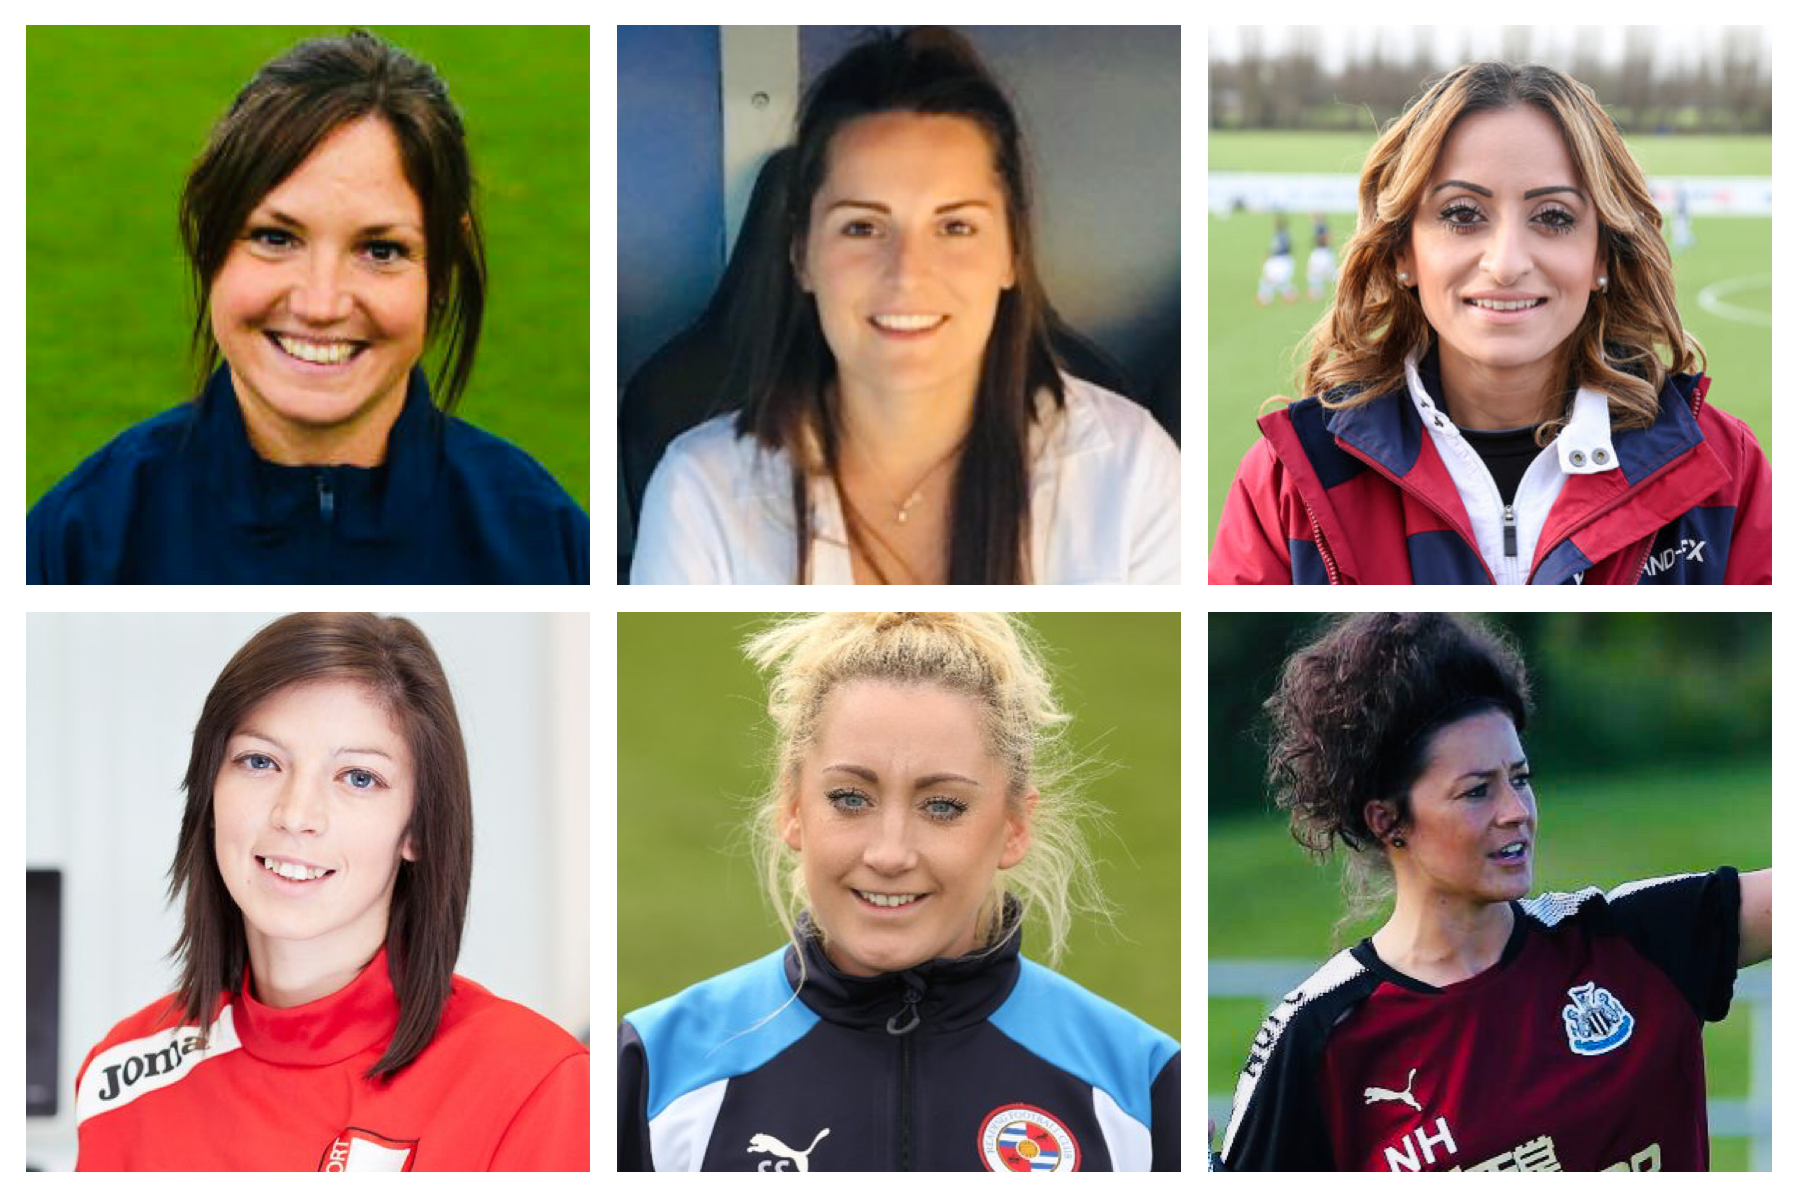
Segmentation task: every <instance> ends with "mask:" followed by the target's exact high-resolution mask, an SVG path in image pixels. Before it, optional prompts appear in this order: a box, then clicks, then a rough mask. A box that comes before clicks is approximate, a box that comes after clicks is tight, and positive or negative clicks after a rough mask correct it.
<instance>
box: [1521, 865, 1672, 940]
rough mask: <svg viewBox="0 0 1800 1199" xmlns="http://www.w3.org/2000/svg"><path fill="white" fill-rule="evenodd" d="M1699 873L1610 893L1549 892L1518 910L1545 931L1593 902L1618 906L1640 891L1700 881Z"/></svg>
mask: <svg viewBox="0 0 1800 1199" xmlns="http://www.w3.org/2000/svg"><path fill="white" fill-rule="evenodd" d="M1702 873H1704V872H1700V873H1691V874H1668V875H1664V876H1663V877H1661V878H1645V879H1639V880H1637V881H1636V882H1631V883H1620V884H1619V885H1618V886H1616V887H1614V888H1613V889H1612V890H1610V891H1606V892H1602V891H1601V890H1600V888H1598V887H1583V888H1582V889H1581V890H1579V891H1566V892H1565V891H1546V892H1544V893H1543V894H1542V895H1538V896H1535V897H1533V898H1531V899H1528V900H1525V901H1524V902H1522V903H1520V904H1519V906H1520V907H1521V908H1523V909H1525V914H1526V915H1528V916H1530V917H1531V918H1532V919H1534V920H1536V921H1537V922H1538V923H1539V924H1542V925H1543V926H1544V927H1545V928H1555V927H1556V926H1557V925H1558V924H1561V923H1562V922H1563V921H1564V920H1567V919H1568V918H1569V917H1570V916H1573V915H1574V914H1575V913H1576V912H1578V911H1580V910H1581V905H1582V904H1584V903H1586V902H1587V901H1588V900H1590V899H1595V898H1599V897H1601V896H1602V895H1604V897H1605V899H1606V902H1607V903H1617V902H1619V900H1621V899H1624V898H1625V897H1626V896H1628V895H1635V894H1637V893H1638V892H1639V891H1647V890H1649V889H1650V888H1651V887H1660V886H1663V885H1664V884H1666V883H1679V882H1684V881H1686V880H1687V879H1690V878H1699V877H1701V874H1702Z"/></svg>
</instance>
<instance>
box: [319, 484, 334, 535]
mask: <svg viewBox="0 0 1800 1199" xmlns="http://www.w3.org/2000/svg"><path fill="white" fill-rule="evenodd" d="M336 506H337V497H336V496H335V495H333V494H332V491H331V480H330V479H328V478H326V477H325V476H324V475H323V474H321V475H320V476H319V519H320V520H322V521H324V522H325V523H326V524H330V523H331V511H332V509H333V508H335V507H336Z"/></svg>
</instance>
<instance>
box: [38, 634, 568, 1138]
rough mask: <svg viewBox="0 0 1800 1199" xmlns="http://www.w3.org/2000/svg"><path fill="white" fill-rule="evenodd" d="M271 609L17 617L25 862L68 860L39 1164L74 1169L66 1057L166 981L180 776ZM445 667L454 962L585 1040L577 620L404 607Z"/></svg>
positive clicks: (176, 924) (72, 1063)
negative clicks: (459, 927)
mask: <svg viewBox="0 0 1800 1199" xmlns="http://www.w3.org/2000/svg"><path fill="white" fill-rule="evenodd" d="M275 615H276V614H260V615H259V614H254V613H237V612H230V613H207V614H194V615H190V614H180V613H143V614H102V613H33V614H30V615H29V616H28V617H27V621H26V660H27V661H26V676H27V678H26V708H25V711H26V714H27V715H26V814H27V815H26V834H25V856H26V865H27V866H28V867H29V868H34V869H35V868H54V869H58V870H61V871H62V872H63V893H62V905H63V933H62V998H61V1013H60V1022H59V1023H60V1029H59V1031H60V1037H61V1039H60V1044H59V1046H58V1080H57V1081H58V1088H59V1093H60V1099H59V1103H58V1112H59V1114H58V1116H56V1117H55V1118H41V1119H32V1120H29V1121H28V1130H27V1148H28V1152H29V1154H30V1156H31V1158H32V1160H33V1162H34V1163H35V1164H40V1165H43V1166H46V1167H49V1168H52V1169H60V1168H69V1167H72V1166H73V1164H74V1155H75V1123H74V1116H73V1110H74V1084H75V1072H76V1071H77V1070H78V1069H79V1068H80V1066H81V1062H82V1060H83V1058H84V1057H85V1056H86V1053H87V1051H88V1049H89V1048H91V1047H92V1046H93V1045H94V1044H95V1043H96V1042H97V1041H99V1039H100V1038H101V1037H102V1036H104V1035H105V1033H106V1032H107V1030H108V1029H110V1028H111V1027H112V1026H113V1025H114V1024H115V1023H117V1022H118V1021H119V1020H121V1019H123V1018H124V1017H125V1016H127V1015H129V1014H131V1013H132V1012H135V1011H137V1010H138V1009H139V1008H141V1007H143V1006H144V1005H146V1004H148V1003H150V1002H151V1001H153V1000H155V999H157V998H159V997H160V996H163V995H166V994H168V993H169V992H170V991H172V990H173V989H174V983H175V977H176V975H175V968H174V965H173V964H172V963H171V961H170V960H169V959H168V958H167V957H166V955H167V953H168V952H169V950H170V948H171V947H173V945H174V944H175V938H176V936H177V934H178V933H179V931H180V919H179V914H178V912H177V911H176V910H175V909H174V908H173V907H171V906H170V905H169V904H168V903H167V902H166V901H165V895H166V891H167V887H168V871H169V865H170V862H171V861H172V859H173V857H174V851H175V838H176V834H177V832H178V830H179V828H180V825H181V812H182V805H183V796H182V792H181V779H182V776H183V774H184V773H185V772H186V769H187V757H188V749H189V745H190V738H191V737H192V735H193V729H194V724H195V722H196V721H197V720H198V719H199V715H200V708H201V705H202V703H203V702H204V700H205V698H206V694H207V692H208V690H210V689H211V687H212V684H213V681H214V679H215V678H216V677H217V676H218V673H219V671H220V670H221V669H223V667H224V665H225V663H226V661H227V660H228V659H229V658H230V657H231V655H232V654H233V653H235V652H236V651H237V649H238V647H239V646H241V645H242V644H243V643H244V642H245V641H247V640H248V639H249V638H250V635H251V634H252V633H254V632H255V631H256V630H257V629H259V628H261V627H262V626H263V625H265V624H267V623H268V622H269V621H270V620H272V619H274V616H275ZM405 615H407V617H408V618H409V619H411V620H412V621H414V622H415V623H416V624H418V625H419V627H420V628H421V629H423V630H424V632H425V635H426V636H427V637H428V638H430V640H431V643H432V645H433V647H434V648H435V649H436V650H437V654H438V657H439V659H440V660H441V661H442V662H443V665H444V670H445V673H446V674H447V675H448V676H449V680H450V687H451V691H452V693H453V694H454V696H455V699H456V709H457V715H458V717H459V718H460V720H461V722H462V728H463V738H464V741H465V742H466V743H467V746H468V753H469V770H470V778H471V784H472V787H473V791H474V801H475V874H474V881H473V885H472V888H471V891H470V896H469V916H468V925H467V929H466V932H465V935H464V938H463V945H462V956H461V959H460V960H459V962H458V965H457V972H458V973H460V974H463V975H466V976H467V977H469V978H471V979H473V980H475V981H476V982H479V983H480V984H481V985H483V986H484V987H486V988H487V989H489V990H490V991H492V992H494V993H495V994H496V995H500V996H502V997H504V998H507V999H512V1000H516V1001H517V1002H519V1003H523V1004H524V1005H526V1006H527V1007H529V1008H531V1009H533V1010H534V1011H537V1012H540V1013H542V1014H543V1015H545V1016H547V1017H549V1018H550V1019H552V1020H554V1021H556V1022H557V1023H558V1024H560V1025H562V1026H563V1027H564V1028H566V1029H568V1030H569V1031H570V1032H572V1033H574V1034H575V1035H577V1036H579V1037H581V1038H583V1039H584V1040H585V1039H586V1038H587V1036H588V1033H589V1023H590V1020H591V1016H590V1007H589V983H588V979H589V974H588V952H589V951H588V944H589V940H588V932H589V918H588V911H589V908H588V874H587V871H588V855H587V845H588V808H587V794H588V768H589V763H588V749H587V743H588V675H587V661H588V617H587V616H586V615H585V614H575V615H558V614H549V615H546V614H542V613H525V614H498V615H492V614H485V613H450V614H444V613H436V614H434V613H423V614H417V613H406V614H405Z"/></svg>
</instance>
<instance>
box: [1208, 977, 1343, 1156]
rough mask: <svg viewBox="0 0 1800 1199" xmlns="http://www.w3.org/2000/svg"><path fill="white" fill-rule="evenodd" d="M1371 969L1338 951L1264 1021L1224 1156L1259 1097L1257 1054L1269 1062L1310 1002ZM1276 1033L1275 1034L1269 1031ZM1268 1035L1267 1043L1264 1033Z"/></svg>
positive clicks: (1242, 1078)
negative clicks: (1293, 1023)
mask: <svg viewBox="0 0 1800 1199" xmlns="http://www.w3.org/2000/svg"><path fill="white" fill-rule="evenodd" d="M1367 969H1368V968H1367V967H1366V966H1364V965H1363V964H1362V963H1361V962H1359V961H1357V960H1356V957H1355V955H1353V954H1352V953H1351V952H1350V951H1349V950H1348V949H1345V950H1343V951H1341V952H1339V953H1338V954H1337V955H1336V956H1335V957H1333V958H1332V959H1331V960H1330V961H1329V962H1326V963H1325V964H1324V965H1323V966H1321V967H1319V969H1318V970H1317V971H1315V972H1314V974H1313V976H1312V977H1311V978H1309V979H1307V980H1306V981H1305V982H1303V983H1301V984H1300V985H1299V986H1298V987H1296V988H1295V989H1294V990H1293V991H1292V992H1291V993H1290V994H1289V996H1288V997H1287V998H1286V999H1283V1000H1282V1001H1281V1002H1280V1003H1279V1004H1277V1005H1276V1007H1275V1010H1274V1011H1272V1012H1270V1013H1269V1016H1268V1019H1266V1020H1264V1021H1263V1024H1262V1028H1260V1029H1258V1030H1257V1033H1256V1041H1255V1042H1254V1043H1253V1044H1252V1045H1251V1055H1252V1056H1251V1058H1250V1059H1249V1060H1248V1061H1246V1062H1245V1065H1244V1072H1243V1073H1242V1074H1241V1075H1239V1076H1238V1085H1237V1094H1236V1095H1234V1096H1233V1097H1232V1100H1231V1123H1230V1124H1229V1125H1227V1126H1226V1129H1225V1140H1224V1142H1223V1143H1222V1144H1221V1146H1220V1149H1219V1155H1220V1156H1221V1157H1229V1156H1230V1154H1231V1144H1232V1142H1233V1141H1234V1140H1236V1139H1237V1131H1238V1125H1239V1124H1240V1123H1241V1122H1242V1121H1243V1119H1244V1112H1245V1111H1246V1110H1248V1109H1249V1107H1250V1099H1251V1097H1252V1096H1253V1095H1255V1094H1256V1084H1257V1083H1258V1082H1260V1081H1261V1079H1262V1071H1261V1070H1257V1071H1256V1072H1255V1073H1252V1072H1251V1068H1250V1067H1251V1064H1252V1063H1253V1062H1254V1061H1255V1060H1256V1058H1255V1055H1256V1054H1257V1053H1259V1052H1260V1053H1261V1055H1262V1061H1263V1062H1265V1063H1266V1062H1267V1061H1268V1060H1269V1059H1270V1058H1271V1057H1272V1056H1274V1053H1275V1047H1276V1046H1277V1045H1278V1044H1280V1043H1281V1037H1282V1034H1284V1033H1285V1032H1287V1027H1288V1024H1289V1023H1290V1022H1291V1021H1292V1020H1293V1018H1294V1016H1295V1014H1296V1013H1298V1012H1299V1011H1300V1009H1301V1008H1303V1007H1305V1006H1306V1005H1307V1004H1308V1003H1311V1002H1312V1001H1313V1000H1315V999H1318V998H1319V997H1320V996H1322V995H1328V994H1330V993H1331V992H1332V991H1335V990H1337V989H1338V988H1339V987H1341V986H1343V985H1344V984H1345V983H1348V982H1351V981H1352V980H1354V979H1355V978H1357V977H1358V976H1359V975H1361V974H1362V973H1363V972H1364V971H1365V970H1367ZM1271 1029H1272V1030H1273V1031H1272V1032H1271V1031H1270V1030H1271ZM1265 1033H1267V1034H1268V1037H1267V1043H1266V1044H1265V1043H1264V1034H1265Z"/></svg>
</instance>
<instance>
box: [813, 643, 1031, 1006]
mask: <svg viewBox="0 0 1800 1199" xmlns="http://www.w3.org/2000/svg"><path fill="white" fill-rule="evenodd" d="M982 727H983V720H982V713H981V709H980V707H979V706H978V705H977V703H976V701H975V700H973V699H970V698H969V697H968V696H965V695H961V694H958V693H956V692H952V691H948V690H945V689H943V688H940V687H935V686H932V685H930V684H921V685H903V684H899V683H892V682H887V681H883V680H875V679H862V680H857V681H854V682H849V683H844V684H842V685H840V686H839V687H838V688H837V690H836V691H835V692H833V693H832V695H831V696H830V698H829V699H827V700H826V702H825V707H824V710H823V711H822V712H821V713H820V716H819V722H818V733H817V735H816V736H815V738H814V739H813V742H812V744H811V746H809V747H808V748H807V750H806V751H805V753H804V754H803V755H802V757H801V762H800V767H799V774H798V777H797V779H796V781H795V787H794V794H793V796H792V798H791V799H790V801H789V802H790V806H789V808H788V811H787V814H786V816H785V818H784V825H783V835H784V837H785V839H786V841H787V843H788V845H789V846H790V847H792V848H793V849H794V850H796V851H797V852H798V853H799V854H800V861H801V866H802V870H803V873H804V875H805V878H806V892H807V899H808V902H809V904H810V908H811V911H812V915H813V919H814V920H815V921H816V922H817V923H818V925H819V927H820V928H821V929H822V930H824V933H825V945H826V953H827V955H828V956H829V957H830V958H831V961H832V963H833V964H834V965H836V966H837V967H838V968H839V969H840V970H843V971H844V972H845V973H847V974H858V975H873V974H880V973H885V972H889V971H894V970H905V969H907V968H909V967H912V966H916V965H918V964H919V963H920V962H925V961H929V960H931V959H932V958H939V957H956V956H960V955H962V954H965V953H969V952H971V951H973V950H975V949H978V948H980V929H979V928H978V922H979V917H980V915H981V910H982V905H983V904H984V902H985V901H986V900H987V897H988V889H989V885H990V884H991V883H992V881H993V878H994V872H995V871H997V870H1006V869H1009V868H1011V867H1013V866H1015V865H1017V864H1018V862H1019V860H1020V859H1021V858H1023V857H1024V856H1025V850H1026V848H1027V847H1028V846H1029V844H1030V830H1029V825H1028V817H1027V816H1026V813H1028V812H1029V811H1030V809H1031V806H1032V804H1033V803H1034V802H1035V801H1036V798H1037V797H1036V793H1035V792H1033V793H1030V794H1027V795H1024V796H1019V797H1009V795H1008V777H1007V770H1006V768H1005V767H1004V766H1003V765H1002V764H1001V763H1000V762H999V761H998V760H997V759H996V758H995V757H994V755H993V754H992V752H991V751H990V750H989V749H988V746H987V744H986V742H985V739H984V736H983V732H982Z"/></svg>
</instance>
